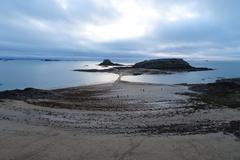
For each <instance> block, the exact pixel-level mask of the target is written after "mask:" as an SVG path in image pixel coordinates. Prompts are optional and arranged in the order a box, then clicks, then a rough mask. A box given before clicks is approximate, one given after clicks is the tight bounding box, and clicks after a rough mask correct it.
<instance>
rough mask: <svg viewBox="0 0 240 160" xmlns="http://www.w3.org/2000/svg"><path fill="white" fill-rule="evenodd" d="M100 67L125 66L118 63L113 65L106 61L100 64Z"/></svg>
mask: <svg viewBox="0 0 240 160" xmlns="http://www.w3.org/2000/svg"><path fill="white" fill-rule="evenodd" d="M99 66H104V67H108V66H123V65H122V64H118V63H113V62H112V61H111V60H109V59H104V60H103V62H102V63H100V64H99Z"/></svg>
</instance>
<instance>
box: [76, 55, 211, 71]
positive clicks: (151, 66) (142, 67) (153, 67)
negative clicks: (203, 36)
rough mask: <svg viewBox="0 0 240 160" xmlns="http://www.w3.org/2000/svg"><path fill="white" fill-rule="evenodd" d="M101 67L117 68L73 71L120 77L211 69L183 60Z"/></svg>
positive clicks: (112, 64)
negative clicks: (102, 73) (192, 64)
mask: <svg viewBox="0 0 240 160" xmlns="http://www.w3.org/2000/svg"><path fill="white" fill-rule="evenodd" d="M100 65H101V66H117V67H112V68H107V69H76V70H74V71H82V72H108V73H115V74H121V75H142V74H172V73H176V72H191V71H207V70H212V69H211V68H204V67H193V66H191V65H190V64H189V63H188V62H186V61H185V60H183V59H180V58H179V59H178V58H168V59H153V60H145V61H142V62H138V63H136V64H134V65H132V66H123V65H120V64H117V63H112V62H111V61H110V60H104V61H103V62H102V63H100Z"/></svg>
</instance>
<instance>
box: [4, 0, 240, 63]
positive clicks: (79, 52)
mask: <svg viewBox="0 0 240 160" xmlns="http://www.w3.org/2000/svg"><path fill="white" fill-rule="evenodd" d="M0 3H1V4H0V18H1V21H0V56H1V55H2V56H3V55H4V56H6V55H9V56H11V55H20V56H32V55H36V54H38V55H43V56H48V55H54V56H68V55H69V56H90V57H101V56H109V57H117V56H118V57H128V56H130V55H131V56H135V57H140V56H145V57H174V56H177V57H191V58H212V59H214V58H215V59H224V58H228V59H229V58H231V57H232V59H236V58H238V59H240V55H239V52H240V49H239V47H238V46H239V44H240V31H239V27H240V21H239V19H240V14H239V11H238V6H239V5H240V2H239V1H238V0H219V1H218V2H217V3H216V1H215V0H169V1H165V0H148V1H145V0H101V1H100V0H85V1H82V0H41V1H39V0H31V1H19V0H11V1H9V0H2V1H1V2H0Z"/></svg>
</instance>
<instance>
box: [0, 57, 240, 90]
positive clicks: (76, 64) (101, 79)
mask: <svg viewBox="0 0 240 160" xmlns="http://www.w3.org/2000/svg"><path fill="white" fill-rule="evenodd" d="M188 62H190V64H191V65H193V66H196V67H210V68H214V69H215V70H213V71H201V72H185V73H176V74H172V75H140V76H124V77H122V80H125V81H130V82H147V83H161V84H179V83H191V84H192V83H209V82H214V81H216V80H217V79H221V78H235V77H240V61H231V62H229V61H226V62H224V61H221V62H220V61H219V62H216V61H188ZM98 63H99V62H97V61H40V60H10V61H0V90H1V91H3V90H12V89H24V88H27V87H34V88H40V89H55V88H64V87H74V86H84V85H92V84H100V83H108V82H113V81H115V80H116V79H117V78H118V75H116V74H111V73H86V72H75V71H73V70H74V69H83V68H84V69H94V68H98V69H101V68H102V67H100V66H98V65H97V64H98ZM102 69H103V68H102Z"/></svg>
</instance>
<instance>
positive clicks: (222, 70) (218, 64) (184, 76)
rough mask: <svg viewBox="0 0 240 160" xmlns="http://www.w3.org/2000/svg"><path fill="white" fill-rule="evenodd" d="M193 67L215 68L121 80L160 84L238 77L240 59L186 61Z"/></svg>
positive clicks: (206, 81) (204, 81)
mask: <svg viewBox="0 0 240 160" xmlns="http://www.w3.org/2000/svg"><path fill="white" fill-rule="evenodd" d="M188 62H189V63H190V64H191V65H192V66H195V67H209V68H213V69H215V70H211V71H199V72H182V73H176V74H171V75H140V76H125V77H123V78H122V80H125V81H131V82H148V83H161V84H180V83H189V84H194V83H211V82H215V81H216V80H217V79H222V78H237V77H240V61H188Z"/></svg>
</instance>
